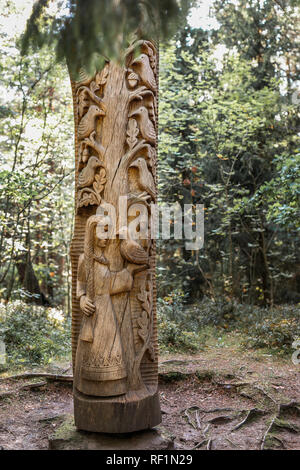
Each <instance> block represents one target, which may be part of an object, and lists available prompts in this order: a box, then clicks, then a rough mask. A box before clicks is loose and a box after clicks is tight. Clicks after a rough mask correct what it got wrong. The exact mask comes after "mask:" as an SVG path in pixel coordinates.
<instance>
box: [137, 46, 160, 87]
mask: <svg viewBox="0 0 300 470" xmlns="http://www.w3.org/2000/svg"><path fill="white" fill-rule="evenodd" d="M131 64H132V65H137V69H138V73H139V75H140V78H141V80H142V82H143V83H144V84H145V85H146V86H147V87H148V88H150V90H152V91H156V90H157V85H156V80H155V76H154V72H153V70H152V67H151V65H150V60H149V57H148V56H147V55H146V54H141V55H140V56H139V57H137V59H135V60H134V61H133V62H132V63H131Z"/></svg>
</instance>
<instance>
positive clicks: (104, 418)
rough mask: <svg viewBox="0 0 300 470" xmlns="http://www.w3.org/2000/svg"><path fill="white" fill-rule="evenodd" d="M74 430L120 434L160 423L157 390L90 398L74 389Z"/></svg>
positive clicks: (149, 427)
mask: <svg viewBox="0 0 300 470" xmlns="http://www.w3.org/2000/svg"><path fill="white" fill-rule="evenodd" d="M74 417H75V426H76V427H77V429H80V430H83V431H91V432H102V433H112V434H122V433H129V432H134V431H141V430H144V429H151V428H153V427H154V426H157V425H158V424H160V423H161V412H160V406H159V398H158V392H157V389H156V388H155V390H153V392H151V391H148V390H145V391H135V392H132V391H131V392H128V393H127V394H126V395H122V396H120V397H92V396H87V395H83V394H82V393H80V392H78V390H76V389H75V390H74Z"/></svg>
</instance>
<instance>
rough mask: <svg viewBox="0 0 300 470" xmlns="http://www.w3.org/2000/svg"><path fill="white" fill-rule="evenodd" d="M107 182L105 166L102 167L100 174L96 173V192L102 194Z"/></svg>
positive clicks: (94, 186) (94, 184)
mask: <svg viewBox="0 0 300 470" xmlns="http://www.w3.org/2000/svg"><path fill="white" fill-rule="evenodd" d="M105 183H106V172H105V170H104V168H101V170H100V172H99V174H96V175H95V181H94V183H93V188H94V190H95V192H96V193H98V194H101V193H102V191H103V189H104V185H105Z"/></svg>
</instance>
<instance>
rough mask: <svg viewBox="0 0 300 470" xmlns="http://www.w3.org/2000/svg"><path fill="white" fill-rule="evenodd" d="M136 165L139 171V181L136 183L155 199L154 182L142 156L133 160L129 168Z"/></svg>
mask: <svg viewBox="0 0 300 470" xmlns="http://www.w3.org/2000/svg"><path fill="white" fill-rule="evenodd" d="M132 167H136V168H137V169H138V171H139V181H138V184H139V186H140V187H141V189H143V190H144V191H146V192H147V193H149V194H150V195H151V196H152V197H153V199H155V195H156V191H155V183H154V179H153V176H152V174H151V172H150V171H149V170H148V166H147V163H146V160H145V159H144V158H142V157H139V158H138V159H137V160H135V161H134V162H133V163H132V164H131V165H130V166H129V168H132Z"/></svg>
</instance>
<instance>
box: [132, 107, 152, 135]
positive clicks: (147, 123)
mask: <svg viewBox="0 0 300 470" xmlns="http://www.w3.org/2000/svg"><path fill="white" fill-rule="evenodd" d="M133 116H138V117H139V124H140V131H141V134H142V136H143V138H144V139H145V140H146V141H147V142H150V143H151V144H155V141H156V132H155V127H154V125H153V122H152V121H151V119H150V118H149V113H148V109H147V108H146V107H145V106H141V107H140V108H138V109H137V110H136V111H133V112H132V113H131V114H129V117H133Z"/></svg>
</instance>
